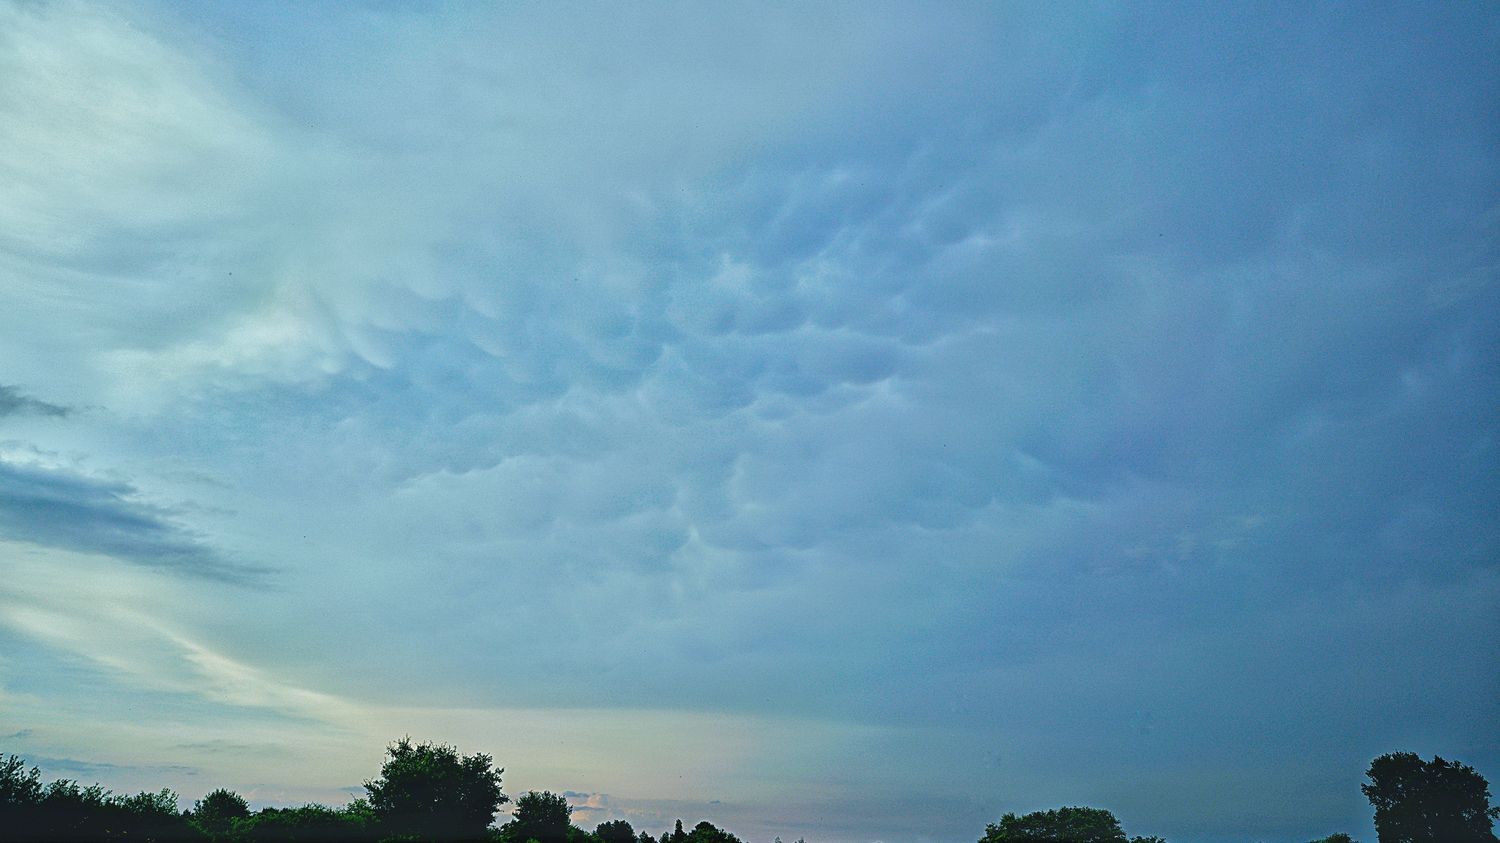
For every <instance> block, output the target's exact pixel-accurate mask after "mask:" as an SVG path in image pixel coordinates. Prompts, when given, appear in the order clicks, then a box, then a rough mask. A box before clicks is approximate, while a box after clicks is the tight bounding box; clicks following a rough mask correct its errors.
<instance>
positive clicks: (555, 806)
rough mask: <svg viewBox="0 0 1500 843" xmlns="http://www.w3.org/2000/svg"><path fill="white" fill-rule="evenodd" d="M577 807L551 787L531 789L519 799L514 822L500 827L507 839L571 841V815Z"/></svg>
mask: <svg viewBox="0 0 1500 843" xmlns="http://www.w3.org/2000/svg"><path fill="white" fill-rule="evenodd" d="M572 813H573V809H572V808H571V807H570V806H569V805H568V800H567V799H565V798H563V797H562V796H561V795H559V794H556V793H552V792H551V791H545V790H544V791H541V792H538V791H535V790H533V791H529V792H527V793H525V794H523V795H522V796H520V797H518V798H517V799H516V810H515V813H514V814H513V815H512V816H511V820H510V822H508V823H506V824H505V825H504V826H502V827H501V829H500V838H501V840H503V841H506V843H527V841H529V840H535V841H537V843H568V830H569V828H570V827H571V824H570V823H569V821H568V818H569V817H570V816H571V815H572Z"/></svg>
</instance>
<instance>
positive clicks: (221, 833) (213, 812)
mask: <svg viewBox="0 0 1500 843" xmlns="http://www.w3.org/2000/svg"><path fill="white" fill-rule="evenodd" d="M248 816H250V806H249V805H248V804H247V803H246V802H245V798H244V797H243V796H240V795H239V794H238V793H235V792H234V791H232V790H225V789H223V788H219V789H218V790H215V791H213V792H212V793H209V794H208V795H207V796H204V797H203V798H202V799H199V800H198V801H196V802H194V803H193V812H192V823H193V825H195V826H197V828H198V830H199V831H202V832H203V833H204V834H207V835H208V836H209V837H211V838H214V839H215V840H217V839H220V838H223V837H226V836H227V835H228V834H229V832H230V830H231V829H232V828H233V827H234V821H235V820H237V819H244V818H245V817H248Z"/></svg>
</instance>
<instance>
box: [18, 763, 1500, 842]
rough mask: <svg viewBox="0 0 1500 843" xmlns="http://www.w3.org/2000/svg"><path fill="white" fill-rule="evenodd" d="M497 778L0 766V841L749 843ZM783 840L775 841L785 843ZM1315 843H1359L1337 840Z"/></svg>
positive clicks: (1439, 792) (1434, 795) (1462, 837)
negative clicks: (119, 777) (260, 799)
mask: <svg viewBox="0 0 1500 843" xmlns="http://www.w3.org/2000/svg"><path fill="white" fill-rule="evenodd" d="M503 772H504V771H503V770H500V769H497V768H496V767H495V766H494V763H493V759H491V758H490V756H488V755H484V754H475V755H460V754H459V753H458V751H457V750H456V749H454V748H453V747H451V746H445V745H442V744H432V743H423V744H413V743H412V742H411V740H410V739H409V738H403V739H402V740H400V741H397V742H395V743H393V744H391V745H390V746H389V747H388V748H387V750H386V760H385V762H384V764H382V766H381V769H380V775H379V776H377V777H376V778H374V779H371V780H370V781H367V782H365V785H364V786H365V791H366V796H365V797H363V798H359V799H355V800H353V801H352V802H350V803H349V804H348V805H345V806H343V807H341V808H331V807H328V806H326V805H303V806H301V807H297V808H262V809H260V810H258V811H252V810H250V806H249V804H248V803H247V802H246V801H245V799H244V797H242V796H240V795H239V794H237V793H234V792H233V791H229V790H223V789H220V790H215V791H213V792H212V793H209V794H208V795H206V796H204V797H203V798H202V799H199V800H197V801H196V802H194V803H193V807H192V809H191V810H187V811H183V810H180V808H179V805H178V801H177V794H175V793H173V792H172V791H171V790H160V791H157V792H155V793H144V792H143V793H138V794H136V795H134V796H118V795H115V794H112V793H110V792H109V791H107V790H105V789H104V788H103V787H101V786H99V785H97V784H95V785H89V786H87V787H84V786H80V785H79V784H78V782H76V781H72V780H69V779H58V780H57V781H53V782H51V783H48V784H43V783H42V777H41V772H40V770H38V769H37V768H36V767H27V765H26V762H25V761H24V760H23V759H21V758H20V757H18V756H15V755H10V756H4V757H0V843H106V842H107V841H108V842H111V843H118V842H119V841H127V843H481V841H482V843H741V841H740V838H738V837H736V836H735V835H734V834H732V833H731V832H729V831H726V830H724V829H721V828H719V827H717V826H715V825H714V824H713V823H711V822H708V821H706V820H705V821H703V822H699V823H698V824H697V825H695V826H693V827H692V828H691V829H690V830H688V829H684V828H683V825H682V821H681V820H678V821H677V822H676V823H675V824H674V826H673V828H671V829H669V830H665V831H663V832H662V833H661V834H660V835H659V836H655V837H653V836H652V835H651V833H650V832H648V831H644V830H643V831H637V830H636V829H635V828H633V827H632V826H631V824H630V823H629V822H627V821H626V820H610V821H608V822H604V823H600V824H599V825H597V826H595V827H594V829H593V831H588V830H586V829H583V828H580V827H579V826H577V825H574V824H573V822H572V807H571V806H570V805H569V804H568V801H567V799H566V798H564V797H563V796H561V795H559V794H556V793H551V792H547V791H541V792H538V791H531V792H528V793H525V794H523V795H521V796H520V797H518V798H517V799H516V801H515V807H514V810H513V811H512V812H511V816H510V819H509V820H508V821H507V822H505V823H504V824H502V825H500V826H499V827H495V825H494V820H495V815H496V813H497V812H498V811H499V809H500V806H501V805H503V804H505V803H507V802H509V801H510V798H509V797H507V796H506V795H505V794H504V793H503V792H501V789H500V776H501V773H503ZM1366 775H1367V777H1368V779H1369V782H1368V783H1367V784H1365V785H1363V786H1362V787H1361V789H1362V790H1363V792H1364V793H1365V796H1366V797H1367V798H1369V800H1370V803H1371V805H1372V806H1373V807H1374V809H1375V830H1376V834H1377V838H1378V840H1379V843H1500V840H1497V838H1496V837H1495V835H1494V833H1493V831H1492V823H1493V821H1494V820H1495V819H1497V818H1500V808H1491V807H1490V805H1489V798H1490V793H1489V783H1488V782H1486V781H1485V779H1484V777H1483V776H1480V775H1479V773H1477V772H1476V771H1475V770H1474V768H1472V767H1469V766H1467V765H1465V764H1460V763H1457V762H1452V761H1445V760H1443V759H1442V758H1434V759H1433V760H1432V761H1424V760H1422V759H1421V758H1420V757H1419V756H1417V755H1415V754H1413V753H1409V752H1400V753H1391V754H1389V755H1382V756H1381V757H1379V758H1377V759H1375V760H1374V761H1373V762H1372V763H1371V764H1370V769H1369V771H1368V772H1367V774H1366ZM776 843H781V841H780V839H779V838H778V839H777V841H776ZM797 843H803V841H800V840H799V841H797ZM979 843H1166V842H1165V841H1164V840H1162V838H1160V837H1154V836H1153V837H1127V836H1126V835H1125V832H1124V831H1123V830H1122V829H1121V827H1120V823H1119V821H1118V820H1117V819H1115V816H1114V815H1113V814H1111V813H1110V812H1109V811H1106V810H1103V809H1099V808H1083V807H1065V808H1056V809H1053V810H1049V811H1036V812H1033V813H1029V814H1022V815H1017V814H1006V815H1005V816H1003V817H1001V818H1000V821H999V822H998V823H995V824H992V825H989V826H987V827H986V829H985V833H984V836H983V837H981V838H980V839H979ZM1311 843H1356V841H1354V840H1353V839H1352V838H1351V837H1349V835H1347V834H1343V833H1337V834H1333V835H1331V836H1329V837H1325V838H1322V839H1321V840H1316V841H1311Z"/></svg>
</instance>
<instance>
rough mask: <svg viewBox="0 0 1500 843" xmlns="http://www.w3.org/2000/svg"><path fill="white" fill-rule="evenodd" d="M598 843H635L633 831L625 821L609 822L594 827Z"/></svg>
mask: <svg viewBox="0 0 1500 843" xmlns="http://www.w3.org/2000/svg"><path fill="white" fill-rule="evenodd" d="M594 836H595V837H597V838H599V843H635V829H634V828H632V827H631V825H630V823H629V822H627V821H626V820H610V821H609V822H603V823H599V824H598V825H597V826H594Z"/></svg>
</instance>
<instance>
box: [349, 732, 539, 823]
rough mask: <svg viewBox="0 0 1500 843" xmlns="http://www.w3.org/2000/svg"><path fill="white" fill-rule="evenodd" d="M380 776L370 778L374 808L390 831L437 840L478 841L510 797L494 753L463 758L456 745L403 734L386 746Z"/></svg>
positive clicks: (372, 809)
mask: <svg viewBox="0 0 1500 843" xmlns="http://www.w3.org/2000/svg"><path fill="white" fill-rule="evenodd" d="M386 756H387V757H386V760H385V764H384V765H382V766H381V768H380V777H379V778H377V779H374V780H372V781H368V782H365V790H366V791H368V792H369V794H370V810H371V811H372V812H373V813H374V815H375V817H376V818H378V820H379V821H380V824H381V826H382V827H383V828H384V829H385V830H386V832H387V833H389V834H394V835H411V836H414V837H420V838H424V839H427V840H434V841H454V840H478V839H481V838H483V837H484V836H485V830H486V829H487V828H488V827H489V825H490V823H491V822H492V821H494V819H495V812H496V811H497V810H499V808H500V806H501V805H502V804H504V803H505V802H507V801H509V800H508V799H507V797H506V796H505V794H503V793H501V792H500V774H501V773H502V772H504V771H503V770H497V769H495V768H494V767H493V762H492V759H491V758H490V756H488V755H484V754H475V755H466V756H460V755H459V754H458V751H457V750H456V749H454V748H453V747H451V746H445V745H441V744H431V743H423V744H418V745H415V746H414V745H413V744H412V742H411V738H402V739H401V740H399V741H397V742H395V743H393V744H391V745H390V746H389V747H387V748H386Z"/></svg>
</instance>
